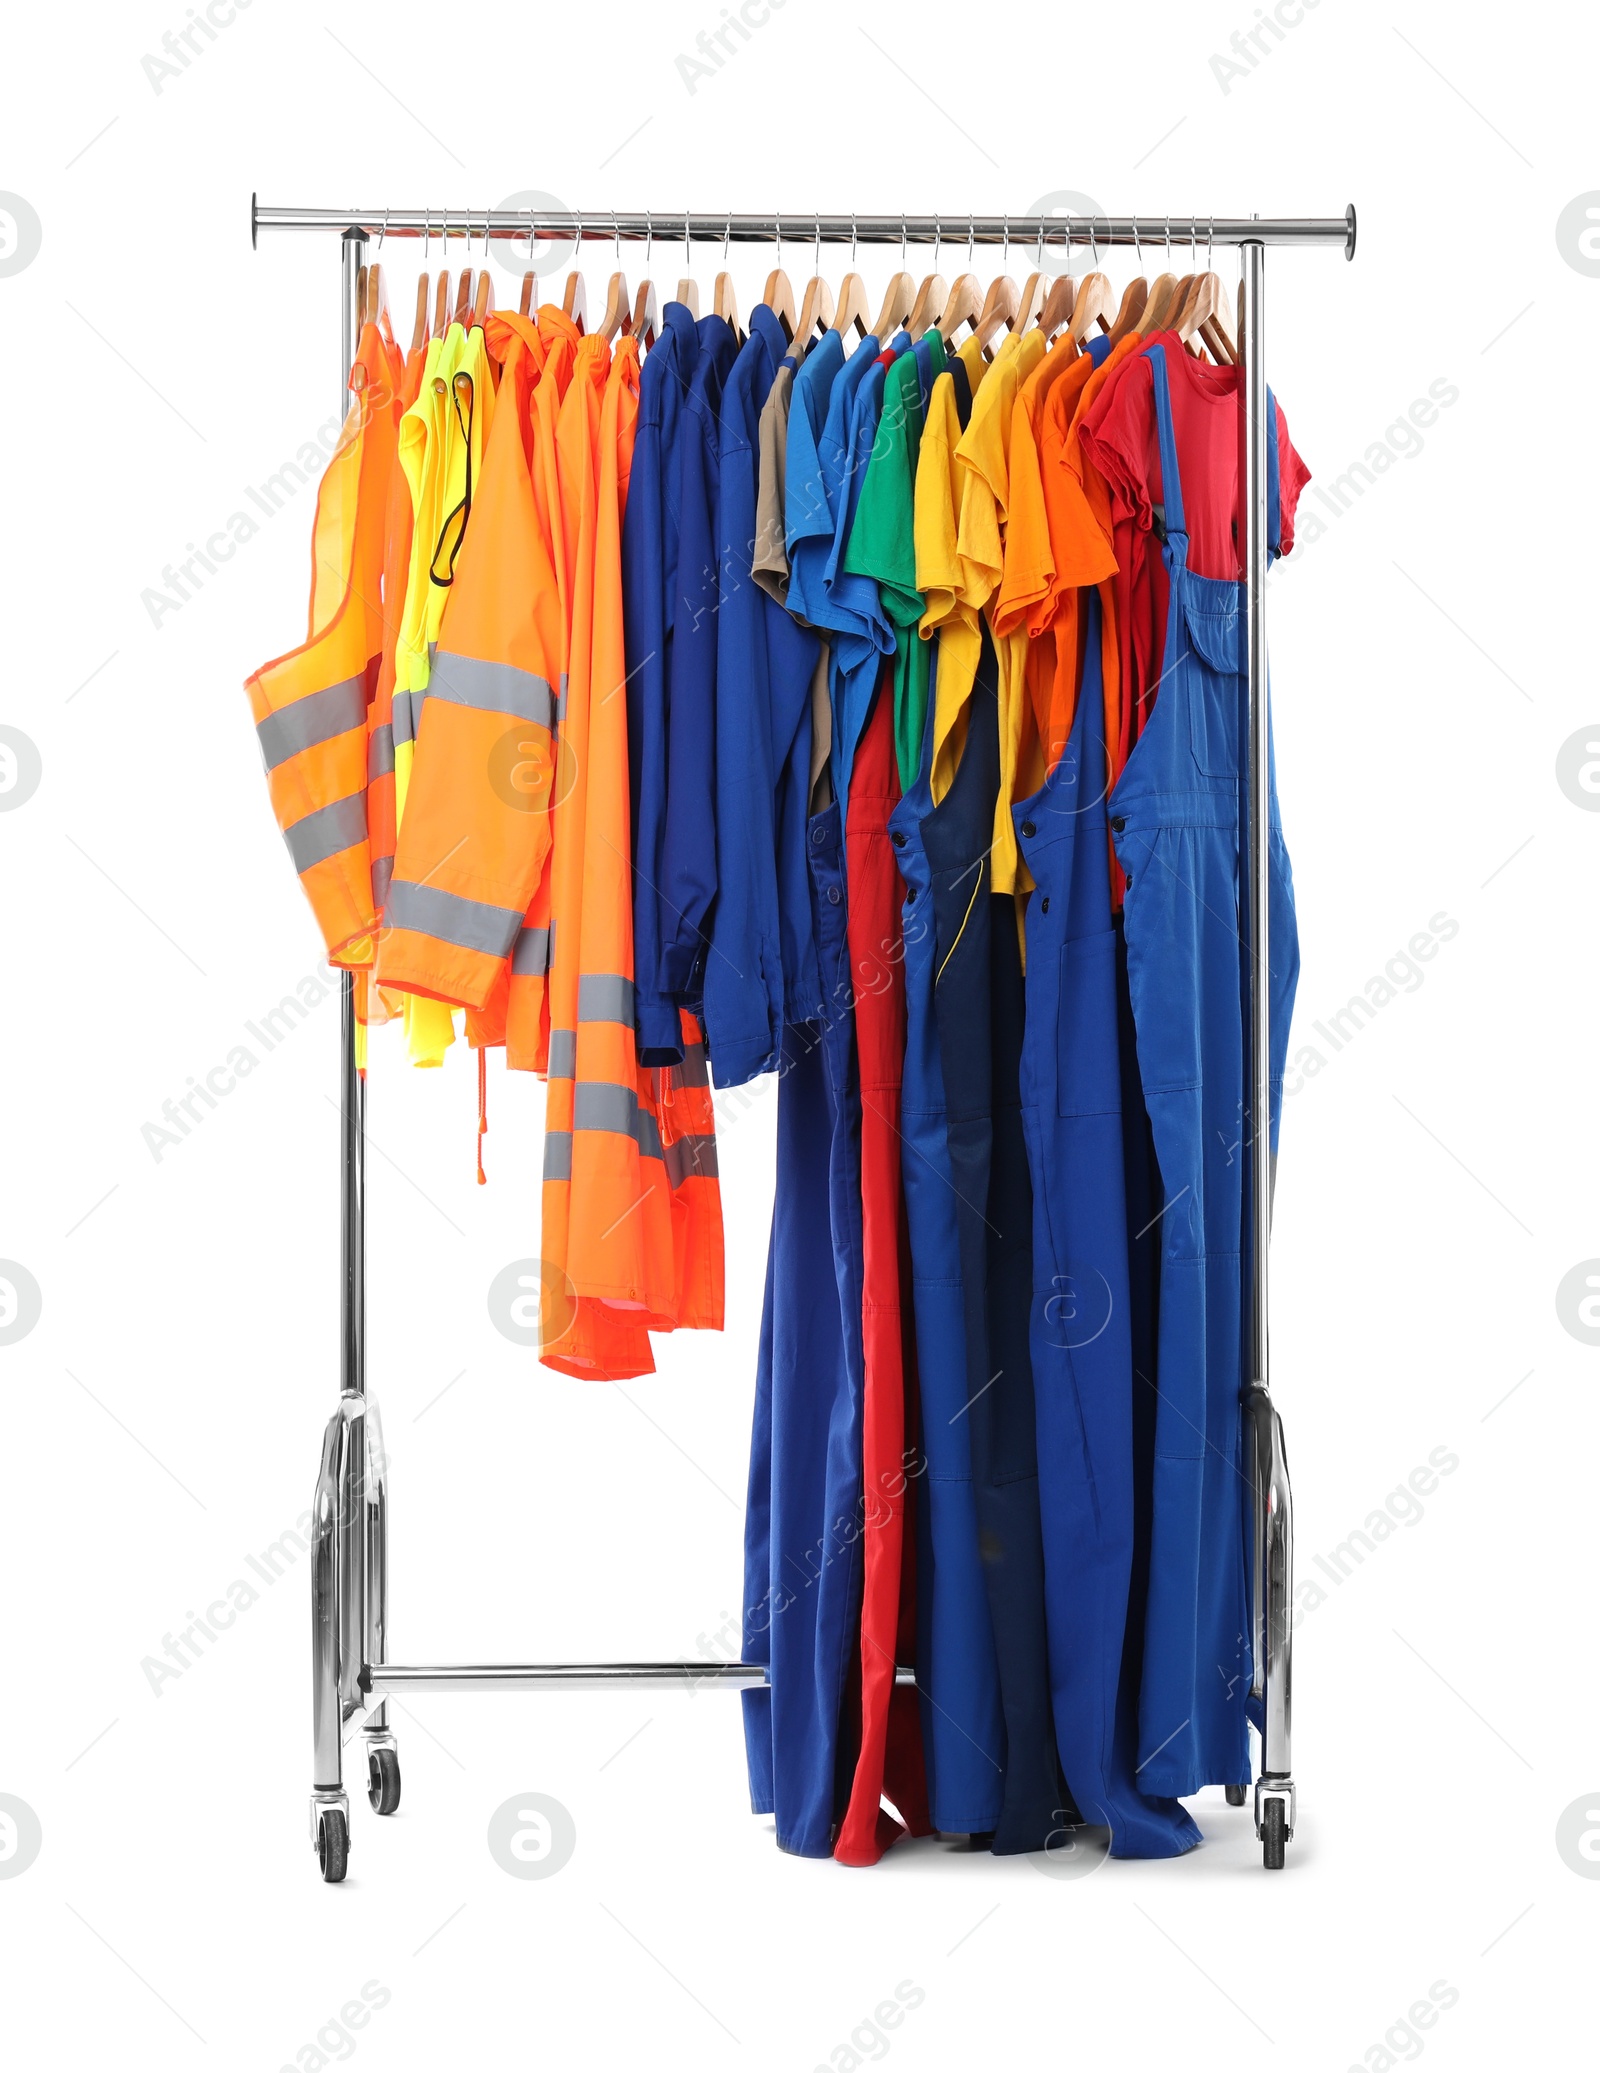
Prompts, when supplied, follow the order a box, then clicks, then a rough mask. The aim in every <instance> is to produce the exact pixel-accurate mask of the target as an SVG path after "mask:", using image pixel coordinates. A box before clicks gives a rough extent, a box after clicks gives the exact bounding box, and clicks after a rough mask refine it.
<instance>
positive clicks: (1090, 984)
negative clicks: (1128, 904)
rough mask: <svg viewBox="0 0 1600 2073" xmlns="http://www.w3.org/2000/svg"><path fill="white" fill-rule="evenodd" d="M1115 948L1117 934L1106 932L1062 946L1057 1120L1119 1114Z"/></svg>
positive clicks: (1109, 930)
mask: <svg viewBox="0 0 1600 2073" xmlns="http://www.w3.org/2000/svg"><path fill="white" fill-rule="evenodd" d="M1116 945H1117V932H1116V930H1115V929H1105V930H1103V931H1102V932H1101V933H1100V934H1099V935H1094V936H1079V937H1077V938H1076V940H1075V941H1073V942H1070V943H1063V944H1062V946H1061V977H1060V996H1059V998H1058V1000H1057V1002H1056V1114H1057V1115H1058V1116H1114V1115H1119V1114H1120V1113H1121V1110H1122V1076H1121V1070H1120V1067H1119V1065H1118V1062H1117V974H1116V954H1117V952H1116Z"/></svg>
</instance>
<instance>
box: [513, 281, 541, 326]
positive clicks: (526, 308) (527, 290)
mask: <svg viewBox="0 0 1600 2073" xmlns="http://www.w3.org/2000/svg"><path fill="white" fill-rule="evenodd" d="M538 286H539V276H538V275H537V274H524V275H523V276H522V300H521V301H520V302H519V303H518V304H517V307H518V309H519V310H520V311H521V312H522V314H523V316H525V317H528V316H531V315H532V314H533V298H534V293H535V291H536V289H537V288H538Z"/></svg>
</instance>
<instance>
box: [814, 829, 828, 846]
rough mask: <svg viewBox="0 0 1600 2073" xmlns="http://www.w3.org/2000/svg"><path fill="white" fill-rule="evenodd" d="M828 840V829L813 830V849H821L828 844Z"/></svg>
mask: <svg viewBox="0 0 1600 2073" xmlns="http://www.w3.org/2000/svg"><path fill="white" fill-rule="evenodd" d="M827 839H828V831H827V829H826V828H813V829H812V830H811V841H812V845H813V847H815V848H817V849H821V847H822V845H823V843H824V842H826V841H827Z"/></svg>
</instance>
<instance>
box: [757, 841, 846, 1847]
mask: <svg viewBox="0 0 1600 2073" xmlns="http://www.w3.org/2000/svg"><path fill="white" fill-rule="evenodd" d="M807 848H808V851H809V857H810V867H811V887H812V917H813V922H814V925H815V932H816V945H817V954H818V957H819V960H820V963H821V968H822V972H821V976H822V983H823V989H824V1001H823V1012H822V1019H821V1020H820V1021H819V1022H808V1023H791V1024H790V1025H789V1026H788V1027H787V1028H786V1029H785V1031H784V1046H783V1063H782V1067H781V1071H782V1079H781V1081H780V1084H779V1088H778V1157H777V1193H776V1196H775V1198H774V1202H773V1217H772V1239H771V1244H770V1247H769V1250H768V1253H767V1286H766V1300H765V1304H764V1306H763V1310H762V1317H761V1347H760V1355H759V1361H758V1366H757V1370H756V1404H755V1430H754V1433H753V1435H752V1438H751V1446H750V1485H749V1494H748V1502H747V1506H746V1511H745V1599H744V1652H745V1660H746V1661H747V1662H754V1663H765V1664H767V1666H768V1671H769V1677H770V1689H769V1690H767V1691H755V1692H746V1693H745V1694H744V1720H745V1748H746V1755H747V1758H748V1763H749V1771H750V1799H751V1805H752V1806H753V1808H754V1810H755V1811H756V1812H757V1813H758V1814H762V1813H771V1814H775V1815H776V1825H777V1835H778V1843H779V1845H780V1847H781V1848H783V1849H785V1850H790V1851H793V1852H794V1853H795V1854H796V1855H798V1856H802V1857H827V1856H829V1855H831V1854H832V1850H833V1823H834V1813H835V1808H836V1805H837V1804H838V1803H839V1801H840V1798H841V1793H840V1784H839V1781H840V1779H841V1777H842V1780H843V1784H844V1786H845V1787H848V1784H849V1779H850V1772H851V1768H852V1766H853V1764H854V1754H855V1753H854V1748H853V1747H843V1748H842V1747H841V1732H842V1728H841V1715H842V1712H843V1710H844V1700H845V1693H846V1689H847V1680H848V1678H849V1674H850V1670H851V1666H852V1664H853V1662H854V1659H855V1642H856V1618H857V1608H858V1603H859V1599H860V1593H861V1535H862V1531H863V1516H862V1503H861V1389H862V1354H861V1276H862V1258H861V1108H860V1095H859V1090H858V1087H857V1082H856V1068H855V1057H854V1051H855V1046H854V1038H853V1030H854V1017H853V1013H852V1008H851V1002H852V999H853V994H852V990H851V980H850V959H849V950H848V945H847V943H846V939H845V917H846V908H845V871H844V836H843V823H842V820H841V816H840V812H839V808H838V807H837V806H836V805H835V806H830V807H828V808H827V809H826V810H825V811H824V812H822V813H818V814H814V815H813V816H812V817H811V821H810V825H809V827H808V830H807ZM850 1732H853V1731H850Z"/></svg>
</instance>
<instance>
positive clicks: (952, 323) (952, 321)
mask: <svg viewBox="0 0 1600 2073" xmlns="http://www.w3.org/2000/svg"><path fill="white" fill-rule="evenodd" d="M982 308H983V289H982V287H981V285H980V284H979V281H978V276H977V275H976V274H957V275H956V277H955V281H954V283H953V285H952V286H951V289H950V294H949V297H948V299H947V300H946V302H945V306H944V310H943V313H942V314H941V316H940V318H939V336H940V337H941V338H942V339H943V340H944V342H945V344H946V345H948V344H949V343H950V341H951V339H952V338H954V337H955V335H956V332H957V331H958V330H959V329H960V328H961V326H962V325H963V324H970V325H971V326H972V327H973V329H974V330H976V329H977V323H978V313H979V311H980V310H981V309H982Z"/></svg>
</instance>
